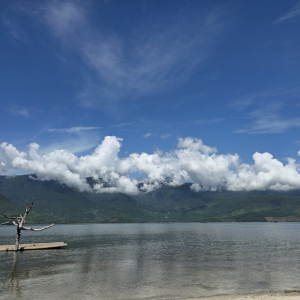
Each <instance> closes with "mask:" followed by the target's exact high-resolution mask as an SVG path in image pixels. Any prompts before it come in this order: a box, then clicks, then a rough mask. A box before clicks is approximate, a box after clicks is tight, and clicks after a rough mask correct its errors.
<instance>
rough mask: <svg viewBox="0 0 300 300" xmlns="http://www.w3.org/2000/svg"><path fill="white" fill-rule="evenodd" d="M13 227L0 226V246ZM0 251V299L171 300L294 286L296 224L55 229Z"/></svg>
mask: <svg viewBox="0 0 300 300" xmlns="http://www.w3.org/2000/svg"><path fill="white" fill-rule="evenodd" d="M15 231H16V229H15V227H10V226H2V227H0V245H4V244H13V243H14V238H15ZM21 242H22V243H33V242H66V243H67V244H68V247H67V248H66V249H61V250H60V249H59V250H43V251H39V250H37V251H27V252H26V251H24V252H20V253H12V252H7V253H6V252H1V253H0V299H65V300H69V299H108V300H121V299H123V300H125V299H128V300H129V299H131V300H136V299H163V298H169V299H173V298H174V299H178V298H184V297H185V298H188V297H199V296H210V295H218V294H236V293H239V294H246V293H255V292H260V291H266V290H269V291H279V290H283V289H299V288H300V224H298V223H208V224H198V223H188V224H181V223H175V224H83V225H55V226H54V227H52V228H50V229H48V230H46V231H42V232H38V233H37V232H23V234H22V237H21Z"/></svg>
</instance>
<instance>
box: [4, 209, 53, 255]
mask: <svg viewBox="0 0 300 300" xmlns="http://www.w3.org/2000/svg"><path fill="white" fill-rule="evenodd" d="M32 205H33V203H30V204H27V206H26V209H25V214H24V216H21V215H20V216H19V217H8V216H7V215H5V214H1V215H2V216H3V217H4V218H6V219H8V220H9V221H7V222H4V223H0V225H15V226H17V237H16V243H15V249H14V251H18V250H19V244H20V238H21V230H31V231H42V230H45V229H48V228H50V227H52V226H53V225H54V224H51V225H49V226H45V227H42V228H33V227H24V226H23V225H24V224H25V223H26V217H27V216H28V214H29V212H30V210H31V207H32Z"/></svg>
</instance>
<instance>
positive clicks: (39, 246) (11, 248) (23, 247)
mask: <svg viewBox="0 0 300 300" xmlns="http://www.w3.org/2000/svg"><path fill="white" fill-rule="evenodd" d="M66 246H67V244H66V243H64V242H56V243H34V244H20V246H19V251H25V250H42V249H56V248H64V247H66ZM14 248H15V245H3V246H0V252H1V251H14Z"/></svg>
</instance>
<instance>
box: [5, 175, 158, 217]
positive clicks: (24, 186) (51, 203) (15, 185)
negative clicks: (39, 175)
mask: <svg viewBox="0 0 300 300" xmlns="http://www.w3.org/2000/svg"><path fill="white" fill-rule="evenodd" d="M0 194H2V195H5V196H6V197H8V198H9V199H10V200H11V201H12V202H14V203H15V204H18V205H20V206H21V207H25V206H26V204H27V203H28V202H33V203H34V210H35V211H37V212H39V213H43V214H49V215H52V216H56V217H59V218H63V219H65V221H64V222H149V221H153V220H156V219H157V213H156V212H155V211H154V210H153V209H147V208H145V207H144V206H143V205H142V204H140V203H138V202H137V201H136V200H134V199H132V198H130V197H129V196H126V195H122V194H120V193H115V194H91V193H90V194H89V193H81V192H79V191H78V190H76V189H71V188H69V187H67V186H65V185H62V184H60V183H58V182H55V181H39V180H34V179H31V177H30V176H28V175H22V176H14V177H7V176H0Z"/></svg>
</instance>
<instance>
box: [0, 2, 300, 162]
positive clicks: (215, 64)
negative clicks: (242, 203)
mask: <svg viewBox="0 0 300 300" xmlns="http://www.w3.org/2000/svg"><path fill="white" fill-rule="evenodd" d="M0 12H1V19H0V21H1V22H0V39H1V47H0V65H1V70H0V87H1V88H0V99H1V102H0V103H1V104H0V126H1V131H0V143H2V142H6V143H10V144H12V145H14V146H15V147H16V148H17V149H18V150H19V151H27V150H26V149H27V146H28V145H29V144H30V143H37V144H39V145H40V146H41V151H42V152H43V153H49V152H51V151H53V150H55V149H66V150H69V151H70V152H72V153H75V154H76V155H77V156H82V155H87V154H88V153H92V151H93V150H94V149H95V148H96V147H97V146H98V145H99V144H100V143H101V142H102V140H103V139H104V137H105V136H116V137H119V138H122V139H123V141H122V148H121V152H120V156H121V157H126V155H128V153H142V152H146V153H149V154H150V153H153V152H155V151H157V150H160V151H163V152H166V151H172V150H173V149H176V147H177V145H178V138H186V137H193V138H196V139H201V140H202V141H203V143H204V144H205V145H209V146H210V147H216V148H217V149H218V153H219V154H228V153H230V154H235V153H237V154H238V155H239V157H240V159H241V160H242V161H243V162H246V163H250V164H251V163H252V162H253V158H252V155H253V154H254V153H255V152H259V153H264V152H268V153H271V154H272V155H273V156H274V157H276V158H277V159H278V160H279V161H282V162H284V163H285V161H286V158H287V157H291V158H295V159H297V160H298V155H297V152H298V151H299V149H300V135H299V129H300V114H299V112H300V96H299V95H300V76H299V70H300V35H299V29H300V2H299V1H288V0H284V1H283V0H282V1H276V0H273V1H267V0H263V1H256V0H251V1H250V0H249V1H247V0H244V1H202V0H195V1H194V0H189V1H184V0H180V1H176V0H172V1H167V0H164V1H155V0H138V1H133V0H132V1H121V0H119V1H117V0H116V1H113V0H111V1H109V0H105V1H104V0H103V1H100V0H99V1H30V0H28V1H17V0H2V1H1V3H0Z"/></svg>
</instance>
